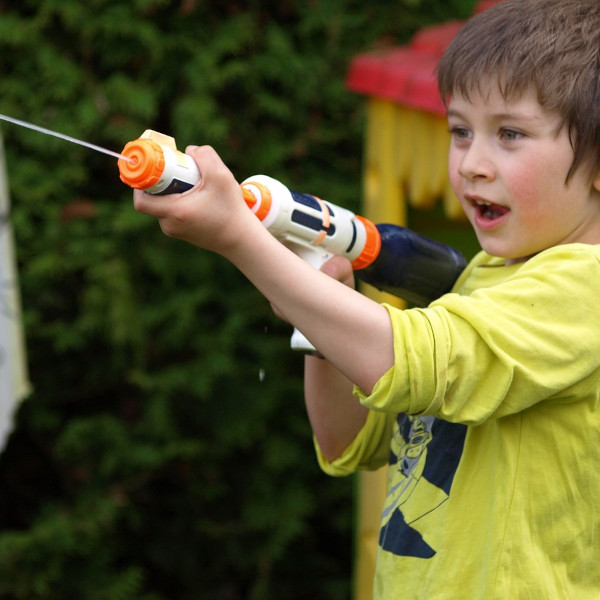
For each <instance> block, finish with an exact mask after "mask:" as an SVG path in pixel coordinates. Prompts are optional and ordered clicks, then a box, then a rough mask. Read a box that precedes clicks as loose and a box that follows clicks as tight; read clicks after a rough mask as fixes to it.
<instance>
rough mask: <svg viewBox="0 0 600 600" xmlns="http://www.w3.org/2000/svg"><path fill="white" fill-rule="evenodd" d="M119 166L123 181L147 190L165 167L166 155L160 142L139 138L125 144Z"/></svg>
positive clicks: (158, 178) (155, 181)
mask: <svg viewBox="0 0 600 600" xmlns="http://www.w3.org/2000/svg"><path fill="white" fill-rule="evenodd" d="M121 154H123V156H126V157H127V158H129V160H125V159H124V158H119V160H118V166H119V172H120V176H121V181H123V182H124V183H126V184H127V185H128V186H130V187H132V188H137V189H139V190H146V189H148V188H150V187H152V186H153V185H155V184H156V183H157V182H158V181H159V180H160V177H161V175H162V173H163V171H164V169H165V157H164V154H163V150H162V148H161V147H160V144H157V143H156V142H155V141H153V140H149V139H142V138H139V139H137V140H133V141H132V142H129V143H128V144H126V145H125V148H123V152H121Z"/></svg>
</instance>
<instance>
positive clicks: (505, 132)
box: [500, 128, 523, 142]
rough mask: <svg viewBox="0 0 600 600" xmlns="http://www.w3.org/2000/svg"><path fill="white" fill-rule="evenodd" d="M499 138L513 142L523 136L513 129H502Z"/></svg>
mask: <svg viewBox="0 0 600 600" xmlns="http://www.w3.org/2000/svg"><path fill="white" fill-rule="evenodd" d="M500 137H501V138H502V139H503V140H505V141H507V142H514V141H515V140H519V139H521V138H522V137H523V134H522V133H521V132H520V131H516V130H515V129H506V128H504V129H501V130H500Z"/></svg>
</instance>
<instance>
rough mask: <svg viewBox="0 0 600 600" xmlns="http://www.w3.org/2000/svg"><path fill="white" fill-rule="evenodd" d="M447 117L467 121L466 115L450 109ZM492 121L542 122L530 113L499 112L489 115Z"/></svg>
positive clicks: (538, 117) (537, 116)
mask: <svg viewBox="0 0 600 600" xmlns="http://www.w3.org/2000/svg"><path fill="white" fill-rule="evenodd" d="M446 117H447V118H450V117H455V118H457V119H466V118H467V116H465V113H463V112H461V111H459V110H456V109H452V108H449V109H448V110H447V111H446ZM489 117H490V119H491V120H493V121H527V122H528V123H532V124H533V123H536V122H538V121H540V120H541V117H540V116H539V115H535V114H531V113H528V112H498V113H491V114H490V115H489Z"/></svg>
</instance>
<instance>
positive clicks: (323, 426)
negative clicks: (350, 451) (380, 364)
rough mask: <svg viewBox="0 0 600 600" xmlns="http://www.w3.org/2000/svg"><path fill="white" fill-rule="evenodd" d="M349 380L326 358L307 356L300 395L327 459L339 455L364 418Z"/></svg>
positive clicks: (331, 459) (357, 430)
mask: <svg viewBox="0 0 600 600" xmlns="http://www.w3.org/2000/svg"><path fill="white" fill-rule="evenodd" d="M352 389H353V385H352V383H351V382H350V381H349V380H348V379H347V378H346V377H345V376H344V375H342V373H340V372H339V371H338V370H337V369H336V368H335V367H334V366H333V365H332V364H331V363H330V362H329V361H327V360H322V359H319V358H314V357H311V356H307V357H306V359H305V366H304V397H305V402H306V411H307V413H308V418H309V420H310V424H311V426H312V430H313V434H314V436H315V439H316V441H317V443H318V444H319V448H320V450H321V452H322V454H323V456H324V457H325V458H326V459H327V460H328V461H330V462H331V461H334V460H335V459H337V458H339V457H340V456H341V455H342V453H343V452H344V450H345V449H346V448H347V447H348V446H349V445H350V444H351V443H352V441H353V440H354V439H355V438H356V436H357V435H358V432H359V431H360V430H361V429H362V427H363V426H364V424H365V421H366V419H367V413H368V409H366V408H365V407H364V406H362V405H361V404H360V403H359V401H358V399H357V398H356V397H355V396H354V395H353V393H352Z"/></svg>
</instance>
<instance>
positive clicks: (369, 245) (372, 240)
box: [352, 215, 381, 271]
mask: <svg viewBox="0 0 600 600" xmlns="http://www.w3.org/2000/svg"><path fill="white" fill-rule="evenodd" d="M356 218H357V219H358V220H359V221H360V222H361V223H362V224H363V225H364V226H365V230H366V234H367V239H366V241H365V247H364V248H363V251H362V252H361V253H360V254H359V255H358V256H357V257H356V258H355V259H354V260H353V261H352V268H353V269H354V270H355V271H357V270H358V269H364V268H365V267H368V266H369V265H370V264H371V263H372V262H373V261H374V260H375V259H376V258H377V257H378V256H379V251H380V250H381V234H380V233H379V229H377V227H376V226H375V224H374V223H373V222H372V221H369V219H365V218H364V217H360V216H358V215H356Z"/></svg>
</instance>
